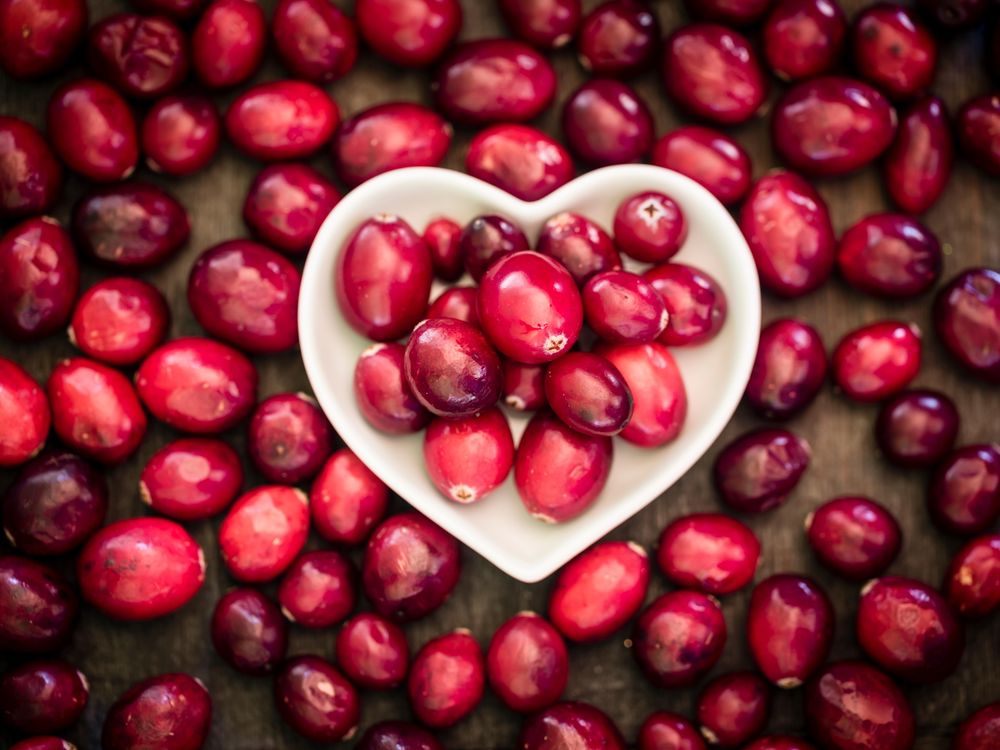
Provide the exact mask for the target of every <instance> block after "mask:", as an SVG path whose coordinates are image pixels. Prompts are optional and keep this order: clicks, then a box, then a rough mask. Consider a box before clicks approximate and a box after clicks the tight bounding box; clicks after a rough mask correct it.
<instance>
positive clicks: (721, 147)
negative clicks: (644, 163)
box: [652, 125, 751, 206]
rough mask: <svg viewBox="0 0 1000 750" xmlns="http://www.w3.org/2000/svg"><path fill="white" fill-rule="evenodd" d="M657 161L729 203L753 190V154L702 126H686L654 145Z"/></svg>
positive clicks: (665, 136)
mask: <svg viewBox="0 0 1000 750" xmlns="http://www.w3.org/2000/svg"><path fill="white" fill-rule="evenodd" d="M652 162H653V164H655V165H657V166H659V167H665V168H667V169H672V170H674V171H675V172H680V173H681V174H682V175H685V176H687V177H690V178H691V179H692V180H694V181H695V182H697V183H699V184H700V185H701V186H702V187H704V188H705V189H706V190H708V192H710V193H711V194H712V195H714V196H715V197H716V198H718V199H719V201H720V202H722V203H724V204H725V205H727V206H729V205H732V204H734V203H738V202H739V201H741V200H742V199H743V196H745V195H746V193H747V190H749V189H750V174H751V165H750V156H749V154H747V152H746V150H745V149H744V148H743V146H741V145H740V144H739V143H738V142H737V141H736V140H734V139H733V138H730V137H729V136H727V135H725V134H724V133H720V132H719V131H717V130H712V129H711V128H703V127H700V126H698V125H685V126H684V127H680V128H677V129H676V130H672V131H670V132H669V133H667V134H666V135H664V136H663V137H662V138H660V140H658V141H657V142H656V144H655V145H654V146H653V157H652Z"/></svg>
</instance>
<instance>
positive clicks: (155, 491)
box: [139, 438, 243, 521]
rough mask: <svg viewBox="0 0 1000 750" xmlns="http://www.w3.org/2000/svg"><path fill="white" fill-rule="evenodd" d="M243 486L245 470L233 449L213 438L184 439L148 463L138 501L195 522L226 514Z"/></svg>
mask: <svg viewBox="0 0 1000 750" xmlns="http://www.w3.org/2000/svg"><path fill="white" fill-rule="evenodd" d="M242 484H243V467H242V466H241V464H240V457H239V454H237V453H236V451H235V450H234V449H233V448H232V447H230V446H229V445H228V444H226V443H224V442H223V441H221V440H215V439H212V438H181V439H180V440H175V441H174V442H172V443H168V444H167V445H165V446H163V447H162V448H160V450H158V451H157V452H156V453H154V454H153V455H152V456H151V457H150V459H149V461H147V462H146V465H145V466H144V467H143V469H142V473H141V474H140V475H139V498H140V499H141V500H142V501H143V502H144V503H146V504H147V505H148V506H150V507H151V508H152V509H153V510H155V511H156V512H157V513H162V514H163V515H165V516H169V517H170V518H174V519H176V520H178V521H196V520H201V519H204V518H210V517H211V516H214V515H216V514H217V513H221V512H222V511H223V510H225V509H226V508H227V507H228V506H229V503H231V502H232V501H233V499H234V498H235V497H236V495H237V493H239V491H240V486H241V485H242Z"/></svg>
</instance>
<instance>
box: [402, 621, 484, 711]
mask: <svg viewBox="0 0 1000 750" xmlns="http://www.w3.org/2000/svg"><path fill="white" fill-rule="evenodd" d="M485 686H486V665H485V662H484V660H483V652H482V650H481V649H480V648H479V644H478V643H476V641H475V639H474V638H473V637H472V635H471V634H470V633H469V631H467V630H456V631H454V632H452V633H447V634H445V635H442V636H439V637H437V638H434V639H433V640H430V641H428V642H427V643H425V644H424V646H423V648H421V649H420V651H419V652H418V653H417V655H416V657H415V658H414V659H413V666H412V667H411V668H410V675H409V678H408V680H407V693H408V694H409V697H410V706H411V708H412V709H413V713H414V714H416V716H417V718H418V719H419V720H420V721H421V723H423V724H425V725H426V726H428V727H432V728H434V729H443V728H445V727H450V726H452V725H454V724H457V723H458V722H459V721H461V720H462V719H464V718H465V717H466V716H468V715H469V714H470V713H472V711H473V710H475V708H476V706H477V705H478V704H479V701H480V700H482V698H483V693H484V691H485Z"/></svg>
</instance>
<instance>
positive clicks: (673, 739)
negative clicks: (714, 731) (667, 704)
mask: <svg viewBox="0 0 1000 750" xmlns="http://www.w3.org/2000/svg"><path fill="white" fill-rule="evenodd" d="M636 747H637V748H638V750H705V741H704V740H703V739H702V738H701V735H700V734H699V733H698V730H697V729H695V728H694V725H693V724H692V723H691V722H690V721H688V720H687V719H685V718H684V717H683V716H678V715H677V714H673V713H670V712H669V711H657V712H656V713H652V714H650V715H649V716H647V717H646V720H645V721H644V722H642V726H641V727H639V738H638V739H637V740H636Z"/></svg>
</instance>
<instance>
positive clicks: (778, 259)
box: [740, 169, 837, 297]
mask: <svg viewBox="0 0 1000 750" xmlns="http://www.w3.org/2000/svg"><path fill="white" fill-rule="evenodd" d="M740 229H741V230H743V235H744V236H745V237H746V240H747V244H749V245H750V252H751V253H753V259H754V262H755V263H756V264H757V271H758V272H759V273H760V282H761V284H762V285H763V286H764V287H766V288H767V289H768V290H770V291H771V292H774V293H775V294H778V295H780V296H782V297H798V296H801V295H803V294H807V293H808V292H811V291H813V290H814V289H816V288H817V287H819V286H820V285H821V284H822V283H823V282H824V281H826V280H827V278H829V276H830V272H831V271H832V270H833V262H834V258H835V251H836V242H837V240H836V238H835V237H834V234H833V225H832V224H831V223H830V212H829V211H828V210H827V207H826V203H825V202H824V201H823V198H822V197H821V196H820V194H819V193H818V192H816V190H815V189H814V188H813V187H812V186H811V185H810V184H809V183H808V182H806V181H805V180H804V179H802V178H801V177H799V176H798V175H797V174H795V173H793V172H786V171H784V170H780V169H778V170H774V171H772V172H770V173H768V174H766V175H764V176H763V177H761V178H760V179H759V180H757V182H756V183H754V186H753V188H751V190H750V195H749V196H748V197H747V200H746V202H745V203H744V204H743V208H742V210H741V212H740Z"/></svg>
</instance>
